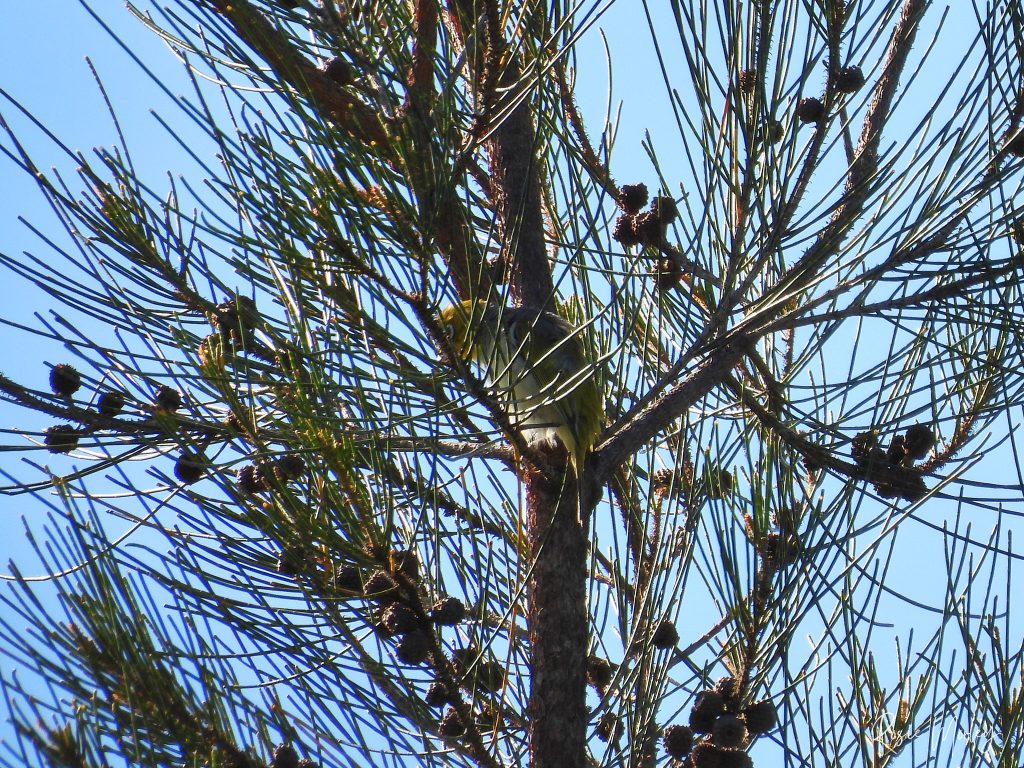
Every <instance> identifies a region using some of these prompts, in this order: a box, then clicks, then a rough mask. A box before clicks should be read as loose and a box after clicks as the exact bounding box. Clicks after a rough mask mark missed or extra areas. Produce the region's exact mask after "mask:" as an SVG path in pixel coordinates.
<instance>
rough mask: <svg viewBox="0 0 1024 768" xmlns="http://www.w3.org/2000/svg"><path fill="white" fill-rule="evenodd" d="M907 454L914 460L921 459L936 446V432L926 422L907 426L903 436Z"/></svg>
mask: <svg viewBox="0 0 1024 768" xmlns="http://www.w3.org/2000/svg"><path fill="white" fill-rule="evenodd" d="M903 442H904V445H905V446H906V449H907V455H908V456H909V457H910V458H911V459H913V460H914V461H920V460H921V459H923V458H924V457H925V456H927V455H928V452H929V451H931V449H932V448H934V447H935V433H934V432H932V430H931V428H929V427H927V426H925V425H924V424H914V425H912V426H910V427H907V432H906V434H905V435H904V438H903Z"/></svg>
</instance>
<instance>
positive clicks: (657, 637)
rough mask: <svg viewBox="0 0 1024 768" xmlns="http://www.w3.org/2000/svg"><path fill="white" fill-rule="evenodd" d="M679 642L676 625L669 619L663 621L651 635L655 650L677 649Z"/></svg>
mask: <svg viewBox="0 0 1024 768" xmlns="http://www.w3.org/2000/svg"><path fill="white" fill-rule="evenodd" d="M678 642H679V632H678V631H677V630H676V627H675V624H673V623H672V622H671V621H669V620H668V619H664V620H663V621H661V622H660V623H659V624H658V626H657V627H655V629H654V632H653V634H652V635H651V645H653V646H654V647H655V648H662V649H665V648H675V645H676V643H678Z"/></svg>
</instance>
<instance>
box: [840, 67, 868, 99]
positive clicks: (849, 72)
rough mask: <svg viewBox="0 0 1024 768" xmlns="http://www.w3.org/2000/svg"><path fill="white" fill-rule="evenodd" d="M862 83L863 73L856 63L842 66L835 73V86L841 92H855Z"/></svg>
mask: <svg viewBox="0 0 1024 768" xmlns="http://www.w3.org/2000/svg"><path fill="white" fill-rule="evenodd" d="M863 85H864V73H863V72H862V71H861V68H860V67H858V66H857V65H856V64H853V65H851V66H849V67H842V68H841V69H840V70H839V72H837V73H836V88H838V89H839V91H840V92H841V93H856V92H857V91H859V90H860V89H861V87H862V86H863Z"/></svg>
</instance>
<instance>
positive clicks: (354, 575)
mask: <svg viewBox="0 0 1024 768" xmlns="http://www.w3.org/2000/svg"><path fill="white" fill-rule="evenodd" d="M334 588H335V589H337V590H339V591H341V592H346V593H351V594H362V593H363V576H362V574H361V573H360V571H359V568H357V567H356V566H354V565H352V564H346V565H340V566H338V568H337V570H335V572H334Z"/></svg>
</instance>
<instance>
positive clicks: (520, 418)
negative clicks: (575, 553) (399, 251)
mask: <svg viewBox="0 0 1024 768" xmlns="http://www.w3.org/2000/svg"><path fill="white" fill-rule="evenodd" d="M440 324H441V326H442V328H443V329H444V330H445V332H446V333H447V334H448V337H449V338H450V339H451V340H452V343H453V344H454V345H455V351H456V352H457V353H458V354H459V355H460V356H462V357H463V358H465V359H467V360H472V361H474V362H476V363H479V364H480V365H482V366H483V367H484V370H485V374H486V378H487V381H488V383H489V385H490V386H492V387H494V388H495V389H496V390H497V393H498V396H499V399H500V400H501V401H502V402H503V403H504V404H505V405H506V407H507V408H508V412H509V415H510V417H511V419H512V422H513V424H514V425H515V426H517V427H518V428H520V429H521V430H522V433H523V437H524V438H525V439H526V440H527V442H529V443H537V442H541V441H545V440H551V439H552V438H554V437H557V438H558V439H559V440H560V441H561V442H562V445H564V446H565V448H566V450H567V451H568V452H569V459H570V461H571V462H572V466H573V470H574V471H575V473H576V476H577V478H578V477H579V472H580V468H581V467H582V466H583V460H584V458H585V457H586V455H587V452H588V451H590V449H591V448H593V446H594V440H595V439H596V438H597V434H598V432H599V431H600V429H601V426H602V425H603V424H604V404H603V402H602V398H601V393H600V391H599V390H598V387H597V379H596V377H595V370H594V366H593V364H592V363H591V362H590V358H589V355H588V354H587V352H586V349H585V348H584V344H583V338H582V336H581V334H580V333H579V332H578V331H577V330H576V329H575V328H573V326H572V325H570V324H569V323H568V322H566V321H565V320H563V319H562V318H561V317H559V316H558V315H556V314H554V313H552V312H546V311H539V310H537V309H535V308H532V307H514V308H510V307H495V306H490V305H488V303H487V302H486V301H483V300H475V301H474V300H467V301H463V302H461V303H459V304H455V305H453V306H450V307H446V308H445V309H443V310H441V315H440Z"/></svg>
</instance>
